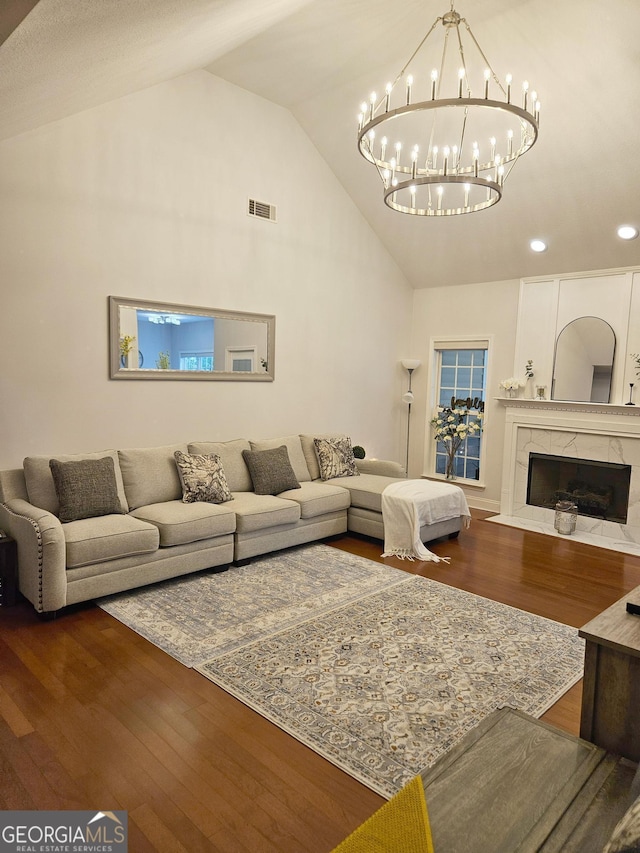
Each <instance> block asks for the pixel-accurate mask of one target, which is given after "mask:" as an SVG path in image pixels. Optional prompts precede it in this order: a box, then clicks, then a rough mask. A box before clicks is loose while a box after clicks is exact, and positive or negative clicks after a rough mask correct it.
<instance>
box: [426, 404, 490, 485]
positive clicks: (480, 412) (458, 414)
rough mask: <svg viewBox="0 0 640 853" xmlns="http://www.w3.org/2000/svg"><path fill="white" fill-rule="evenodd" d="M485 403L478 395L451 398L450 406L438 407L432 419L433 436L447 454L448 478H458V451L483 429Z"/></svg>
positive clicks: (446, 475)
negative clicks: (465, 397)
mask: <svg viewBox="0 0 640 853" xmlns="http://www.w3.org/2000/svg"><path fill="white" fill-rule="evenodd" d="M483 418H484V403H483V401H482V400H480V399H479V398H478V397H474V398H473V400H472V399H471V397H467V399H466V400H456V398H455V397H452V398H451V405H450V406H443V407H440V408H439V409H438V413H437V415H436V416H435V417H434V418H432V419H431V425H432V426H433V437H434V438H435V440H436V442H438V443H439V444H442V445H443V447H444V451H445V454H446V461H445V471H444V475H445V477H446V479H447V480H455V479H456V476H457V474H456V464H455V462H456V453H457V452H458V450H459V449H460V448H461V447H462V444H463V442H464V441H466V439H467V438H470V437H471V436H474V435H477V434H478V433H479V432H481V431H482V419H483Z"/></svg>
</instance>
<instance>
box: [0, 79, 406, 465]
mask: <svg viewBox="0 0 640 853" xmlns="http://www.w3.org/2000/svg"><path fill="white" fill-rule="evenodd" d="M249 196H251V197H253V198H257V199H258V200H260V201H265V202H269V203H271V204H275V205H276V206H277V212H278V222H277V224H271V223H269V222H265V221H260V220H256V219H252V218H250V217H249V216H247V215H246V206H247V198H248V197H249ZM0 197H1V198H2V206H1V209H0V282H1V285H0V287H1V288H2V305H1V310H0V356H1V359H2V370H1V371H0V400H1V407H0V411H1V415H0V435H1V442H0V466H1V467H3V468H4V467H13V466H17V465H19V464H20V463H21V461H22V459H23V457H24V456H26V455H28V454H33V453H63V452H76V451H77V452H80V451H88V450H93V449H98V448H102V447H118V446H120V447H122V446H132V445H140V444H145V445H153V444H161V443H165V442H173V441H177V440H185V439H209V438H212V439H221V440H225V439H231V438H234V437H237V436H239V435H244V436H248V437H256V438H259V437H269V436H275V435H279V434H282V433H285V432H294V431H295V432H297V431H300V432H302V431H316V430H317V431H323V430H334V429H336V430H345V431H348V432H349V433H350V434H351V436H352V438H353V440H354V442H355V443H357V444H362V445H363V446H364V447H365V448H366V449H367V451H368V452H369V455H375V456H379V457H388V458H396V459H403V458H404V449H403V445H402V435H403V429H402V415H403V412H402V410H400V409H399V407H397V406H395V405H394V402H393V401H394V399H395V397H396V396H397V395H398V391H399V386H400V382H401V378H400V375H399V373H398V362H399V359H400V358H401V357H403V356H404V355H406V351H405V346H404V344H403V342H405V341H406V340H407V338H408V334H409V329H410V318H411V309H412V292H411V290H410V288H409V286H408V284H407V282H406V280H405V279H404V278H403V276H402V275H401V273H400V272H399V270H398V268H397V266H396V265H395V263H394V262H393V261H392V260H391V259H390V257H389V255H388V254H387V253H386V251H385V250H384V249H383V248H382V246H381V244H380V242H379V241H378V239H377V238H376V237H375V235H374V234H373V232H372V231H371V229H370V227H369V226H368V224H367V223H366V222H365V220H364V219H363V218H362V216H361V215H360V213H359V212H358V211H357V209H356V208H355V206H354V205H353V203H352V201H351V200H350V198H349V197H348V196H347V195H346V193H345V192H344V190H343V189H342V187H341V186H340V184H339V183H338V181H337V180H336V178H335V177H334V175H333V174H332V172H331V171H330V170H329V168H328V166H327V165H326V163H325V162H324V161H323V160H322V159H321V157H320V156H319V154H318V153H317V151H316V149H315V148H314V147H313V146H312V144H311V143H310V141H309V139H308V138H307V137H306V135H305V134H304V133H303V131H302V130H301V128H300V126H299V125H298V124H297V123H296V122H295V120H294V119H293V118H292V116H291V114H290V113H289V112H288V111H286V110H283V109H281V108H279V107H277V106H275V105H274V104H272V103H269V102H267V101H265V100H263V99H261V98H258V97H257V96H254V95H252V94H250V93H248V92H246V91H244V90H242V89H239V88H237V87H234V86H232V85H230V84H228V83H226V82H224V81H222V80H219V79H217V78H215V77H213V76H212V75H210V74H208V73H206V72H204V71H203V72H194V73H192V74H189V75H186V76H184V77H181V78H178V79H176V80H173V81H170V82H168V83H164V84H161V85H159V86H156V87H153V88H150V89H147V90H145V91H143V92H140V93H137V94H135V95H131V96H128V97H125V98H121V99H119V100H117V101H113V102H111V103H109V104H106V105H104V106H102V107H99V108H96V109H92V110H89V111H87V112H84V113H81V114H79V115H76V116H73V117H71V118H68V119H65V120H63V121H60V122H56V123H53V124H50V125H47V126H45V127H42V128H40V129H38V130H36V131H33V132H30V133H28V134H24V135H22V136H20V137H16V138H14V139H10V140H7V141H5V142H3V143H2V144H0ZM110 294H111V295H116V296H130V297H138V298H144V299H150V300H166V301H169V302H176V303H184V304H188V305H196V306H198V305H201V306H209V307H214V308H226V309H232V310H233V309H239V310H247V311H253V312H260V313H267V314H275V315H276V318H277V320H276V323H277V325H276V380H275V382H273V383H251V382H238V383H235V382H205V381H203V382H179V381H170V380H168V381H165V382H150V381H146V382H145V381H129V382H121V381H111V380H109V378H108V356H107V351H108V341H107V334H108V315H107V297H108V295H110Z"/></svg>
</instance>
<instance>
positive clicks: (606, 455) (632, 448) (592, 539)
mask: <svg viewBox="0 0 640 853" xmlns="http://www.w3.org/2000/svg"><path fill="white" fill-rule="evenodd" d="M500 402H501V403H502V404H503V405H504V406H505V408H506V417H505V437H504V458H503V469H502V470H503V476H502V491H501V499H500V515H498V516H494V517H493V518H492V519H491V520H492V521H497V522H499V523H503V524H509V525H511V526H514V527H521V528H524V529H527V530H535V531H537V532H540V533H546V534H549V535H554V536H559V535H560V534H558V533H556V531H555V530H554V527H553V521H554V512H553V510H550V509H545V508H544V507H537V506H530V505H528V504H527V477H528V472H529V454H530V453H544V454H550V455H553V456H564V457H567V458H570V459H590V460H594V461H598V462H618V463H623V464H625V465H630V466H631V483H630V489H629V510H628V515H627V522H626V524H619V523H616V522H611V521H604V520H602V519H597V518H590V517H586V516H578V521H577V527H576V532H575V534H574V535H573V537H572V538H574V539H576V540H578V541H583V542H586V543H588V544H592V545H598V546H600V547H604V548H610V549H612V550H616V551H623V552H626V553H631V554H636V555H639V554H640V407H639V406H618V405H609V404H600V403H562V402H555V401H549V400H525V399H515V400H514V399H501V400H500ZM563 538H566V537H563Z"/></svg>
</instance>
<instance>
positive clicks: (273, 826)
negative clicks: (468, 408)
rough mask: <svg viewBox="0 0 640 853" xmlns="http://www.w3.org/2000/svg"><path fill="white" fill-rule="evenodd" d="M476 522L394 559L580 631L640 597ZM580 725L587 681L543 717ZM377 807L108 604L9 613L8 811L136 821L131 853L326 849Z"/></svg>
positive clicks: (1, 803) (634, 562) (637, 571)
mask: <svg viewBox="0 0 640 853" xmlns="http://www.w3.org/2000/svg"><path fill="white" fill-rule="evenodd" d="M473 516H474V520H473V523H472V525H471V528H470V529H469V530H466V531H463V532H462V533H461V535H460V537H459V539H458V540H456V541H448V540H443V541H440V542H437V543H435V544H434V545H432V546H430V547H431V548H432V550H434V551H435V552H436V553H438V554H441V555H449V556H450V557H451V564H450V565H447V564H446V563H422V562H414V563H411V562H403V561H400V560H395V559H386V560H384V562H386V563H387V564H389V565H395V566H397V567H398V568H400V569H403V570H405V571H408V572H412V573H414V574H420V575H424V576H425V577H430V578H434V579H435V580H439V581H442V582H444V583H448V584H451V585H452V586H455V587H459V588H461V589H466V590H469V591H470V592H474V593H477V594H479V595H483V596H486V597H488V598H492V599H495V600H497V601H502V602H505V603H506V604H510V605H512V606H515V607H519V608H521V609H523V610H528V611H531V612H533V613H537V614H539V615H541V616H546V617H549V618H551V619H556V620H558V621H560V622H564V623H566V624H569V625H574V626H576V627H579V626H580V625H582V624H584V623H585V622H587V621H588V620H589V619H591V618H592V617H593V616H595V615H596V614H597V613H599V612H601V611H602V610H604V609H605V608H606V607H608V606H609V605H610V604H612V603H613V602H614V601H616V600H617V599H618V598H620V597H621V596H622V595H623V594H624V593H626V592H628V591H629V590H631V589H633V588H634V587H636V586H638V585H640V557H630V556H625V555H622V554H618V553H616V552H613V551H606V550H602V549H598V548H593V547H590V546H586V545H580V544H578V543H576V542H575V541H573V540H571V539H570V538H567V539H556V538H552V537H547V536H543V535H541V534H535V533H526V532H523V531H520V530H516V529H513V528H509V527H505V526H502V525H498V524H495V523H491V522H488V521H486V520H485V518H486V516H487V514H486V513H481V512H478V511H474V513H473ZM329 544H331V545H332V546H333V547H336V548H341V549H343V550H346V551H350V552H352V553H355V554H360V555H362V556H365V557H368V558H370V559H372V560H380V559H381V558H380V553H381V550H382V549H381V545H380V543H379V542H375V541H373V540H367V539H364V538H360V537H355V536H344V537H341V538H339V539H336V540H334V541H332V542H331V543H329ZM579 717H580V685H577V686H576V687H575V688H573V689H572V690H570V691H569V692H568V693H567V694H565V696H564V697H562V699H561V700H560V701H559V702H558V703H557V704H556V705H555V706H554V707H553V708H551V709H550V711H548V712H547V714H546V715H545V717H544V719H546V720H547V721H548V722H550V723H551V724H553V725H556V726H558V727H560V728H563V729H565V730H567V731H570V732H572V733H574V734H577V733H578V728H579ZM382 802H383V800H382V799H381V798H380V797H379V796H378V795H376V794H374V793H373V792H372V791H370V790H369V789H368V788H366V787H364V786H363V785H361V784H360V783H359V782H356V781H355V780H354V779H352V778H350V777H349V776H347V775H346V774H345V773H343V772H342V771H341V770H338V769H337V768H335V767H333V765H331V764H329V763H328V762H327V761H325V760H324V759H322V758H320V757H319V756H318V755H316V754H315V753H314V752H312V751H311V750H309V749H307V748H306V747H305V746H302V745H301V744H300V743H298V742H297V741H295V740H294V739H293V738H291V737H290V736H289V735H287V734H285V733H284V732H282V731H280V730H279V729H278V728H276V727H275V726H274V725H272V724H270V723H268V722H267V721H266V720H264V719H263V718H262V717H260V716H259V715H258V714H256V713H255V712H253V711H251V710H249V709H248V708H246V707H245V706H244V705H242V704H241V703H240V702H238V701H237V700H236V699H233V698H232V697H231V696H229V695H227V694H226V693H224V692H223V691H222V690H221V689H219V688H218V687H216V686H215V685H214V684H211V683H210V682H209V681H207V680H206V679H205V678H204V677H203V676H201V675H199V674H198V673H196V672H193V671H191V670H189V669H186V668H185V667H184V666H182V665H181V664H179V663H177V662H176V661H175V660H173V659H172V658H170V657H169V656H168V655H166V654H164V653H163V652H161V651H160V650H158V649H157V648H155V647H154V646H152V645H151V644H150V643H148V642H147V641H146V640H144V639H142V638H141V637H139V636H138V635H136V634H134V633H133V632H132V631H130V630H129V629H128V628H125V627H124V626H123V625H121V624H120V623H119V622H117V621H116V620H115V619H113V618H112V617H111V616H108V615H107V614H106V613H104V612H103V611H102V610H100V609H99V608H98V607H95V606H93V605H87V606H84V607H80V608H77V609H75V610H73V611H71V612H68V613H66V614H64V615H63V616H62V617H60V618H59V619H57V620H55V621H53V622H42V621H40V620H39V619H38V618H37V616H36V614H35V612H34V611H33V608H31V606H30V605H27V604H26V603H24V602H23V603H20V604H18V605H16V606H15V607H12V608H5V609H3V610H0V809H102V810H105V809H125V810H127V811H128V814H129V833H130V845H129V849H130V851H131V853H145V851H162V853H169V851H190V853H192V851H225V853H227V851H251V853H257V851H273V853H276V851H277V853H285V851H292V853H293V851H295V853H300V851H313V853H324V851H329V850H331V849H332V848H333V847H334V846H335V845H336V844H337V843H338V842H339V841H341V840H342V839H343V838H344V837H345V836H346V835H347V834H348V833H349V832H350V831H351V830H353V829H354V828H355V827H356V826H357V825H358V824H360V823H361V822H362V821H363V820H365V819H366V818H367V817H368V816H369V815H370V814H371V813H372V812H373V811H374V810H375V809H376V808H378V806H380V805H381V804H382Z"/></svg>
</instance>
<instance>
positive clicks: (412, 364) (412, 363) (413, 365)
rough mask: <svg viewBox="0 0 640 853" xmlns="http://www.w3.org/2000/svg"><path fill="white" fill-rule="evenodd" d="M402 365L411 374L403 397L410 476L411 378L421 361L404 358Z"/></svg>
mask: <svg viewBox="0 0 640 853" xmlns="http://www.w3.org/2000/svg"><path fill="white" fill-rule="evenodd" d="M401 363H402V366H403V367H404V369H405V370H406V371H407V373H408V374H409V388H408V390H407V392H406V393H405V394H403V395H402V399H403V400H404V402H405V403H407V453H406V462H405V472H406V476H407V477H408V476H409V439H410V437H411V404H412V403H413V391H412V390H411V378H412V375H413V371H414V370H417V368H418V367H420V364H421V362H420V361H419V360H418V359H417V358H404V359H403V360H402V362H401Z"/></svg>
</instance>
